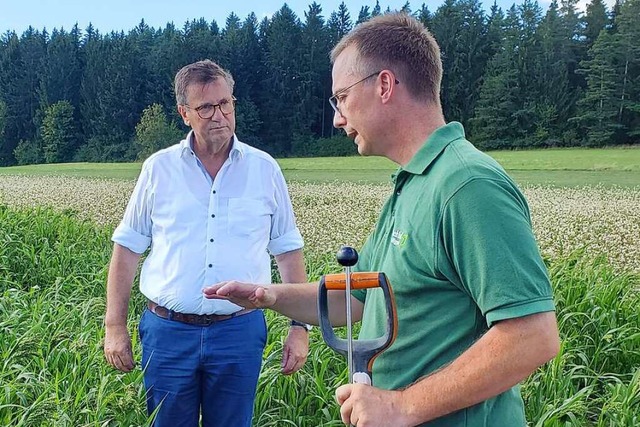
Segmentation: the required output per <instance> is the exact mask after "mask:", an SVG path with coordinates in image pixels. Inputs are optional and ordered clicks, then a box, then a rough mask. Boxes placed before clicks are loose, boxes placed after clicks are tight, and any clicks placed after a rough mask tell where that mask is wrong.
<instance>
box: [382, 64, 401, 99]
mask: <svg viewBox="0 0 640 427" xmlns="http://www.w3.org/2000/svg"><path fill="white" fill-rule="evenodd" d="M397 83H398V80H396V76H395V75H394V74H393V72H391V71H390V70H382V71H381V72H380V98H381V100H382V103H383V104H386V103H387V102H389V101H390V100H391V96H392V95H393V92H394V90H395V87H396V84H397Z"/></svg>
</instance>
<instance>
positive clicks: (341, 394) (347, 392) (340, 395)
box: [336, 384, 352, 405]
mask: <svg viewBox="0 0 640 427" xmlns="http://www.w3.org/2000/svg"><path fill="white" fill-rule="evenodd" d="M351 389H352V385H351V384H344V385H341V386H340V387H338V388H337V389H336V401H337V402H338V405H342V404H343V403H344V402H345V401H346V400H347V399H348V398H349V396H351Z"/></svg>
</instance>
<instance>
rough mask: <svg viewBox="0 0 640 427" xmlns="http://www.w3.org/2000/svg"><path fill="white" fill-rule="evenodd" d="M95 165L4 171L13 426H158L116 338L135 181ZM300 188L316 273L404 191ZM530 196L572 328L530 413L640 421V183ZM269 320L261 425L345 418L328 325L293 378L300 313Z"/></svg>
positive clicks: (3, 267)
mask: <svg viewBox="0 0 640 427" xmlns="http://www.w3.org/2000/svg"><path fill="white" fill-rule="evenodd" d="M633 167H635V166H632V168H633ZM605 172H606V171H605ZM613 172H619V173H627V172H629V171H627V172H624V168H619V170H616V171H612V173H613ZM565 173H569V172H567V171H565ZM629 173H631V174H632V175H633V174H634V172H633V171H631V172H629ZM90 175H91V173H89V174H87V175H86V176H36V175H11V174H0V313H2V315H0V364H1V368H0V425H2V426H4V425H6V426H29V427H31V426H74V427H75V426H145V425H149V420H148V419H147V416H146V414H145V409H144V388H143V386H142V373H141V371H140V370H139V369H137V370H134V372H132V373H129V374H122V373H117V372H116V371H114V370H112V369H111V368H109V367H108V366H107V365H106V364H105V363H104V361H103V356H102V343H101V342H102V339H103V329H102V318H103V315H104V308H105V298H104V295H105V281H106V272H107V263H108V260H109V256H110V251H111V243H110V240H109V239H110V235H111V232H112V230H113V228H114V227H115V226H116V225H117V223H118V221H119V219H120V217H121V215H122V213H123V211H124V208H125V206H126V203H127V200H128V197H129V194H130V192H131V190H132V188H133V185H134V182H133V180H132V179H104V178H94V177H91V176H90ZM290 191H291V195H292V200H293V203H294V209H295V212H296V215H297V219H298V224H299V227H300V229H301V231H302V234H303V236H304V238H305V245H306V246H305V259H306V261H307V270H308V273H309V276H310V279H314V280H317V279H318V278H319V276H320V275H322V274H325V273H328V272H335V271H339V267H338V266H337V264H336V263H335V262H334V260H333V254H335V252H336V250H337V249H338V248H339V247H340V246H341V245H343V244H349V245H351V246H354V247H356V248H359V247H360V246H361V245H362V243H363V242H364V239H365V238H366V236H367V234H368V232H369V230H371V228H372V226H373V224H374V223H375V220H376V218H377V214H378V211H379V209H380V207H381V205H382V203H383V201H384V200H385V198H386V197H387V196H388V194H389V193H390V191H391V187H390V185H389V184H385V183H375V182H369V183H364V184H363V183H354V182H352V180H351V181H349V180H347V181H345V182H323V181H322V180H320V181H318V182H303V181H294V182H292V183H291V184H290ZM524 192H525V194H526V196H527V198H528V200H529V203H530V206H531V211H532V218H533V224H534V232H535V234H536V236H537V238H538V242H539V245H540V249H541V252H542V254H543V256H544V258H545V261H546V262H547V264H548V267H549V272H550V276H551V278H552V283H553V286H554V296H555V300H556V305H557V317H558V321H559V326H560V331H561V336H562V349H561V353H560V354H559V355H558V356H557V357H556V358H555V359H554V360H553V361H551V362H550V363H548V364H547V365H545V366H544V367H542V368H541V369H539V370H538V371H537V372H536V373H535V374H534V375H532V376H531V377H530V378H529V379H528V380H527V381H526V382H525V383H524V384H523V388H522V390H523V397H524V399H525V405H526V413H527V419H528V420H529V423H530V425H531V426H536V427H538V426H540V427H542V426H558V427H559V426H563V427H566V426H575V427H578V426H598V427H605V426H628V427H632V426H639V425H640V309H639V307H640V186H624V187H618V186H615V185H594V186H575V187H550V186H543V185H527V186H525V187H524ZM134 294H135V295H134V298H133V299H132V302H131V307H130V308H131V309H130V317H129V326H130V330H131V331H132V332H134V333H133V334H132V336H133V339H134V352H135V354H136V355H137V357H138V359H139V355H140V348H139V343H138V342H137V338H136V334H135V329H136V327H137V319H138V317H139V315H140V313H141V311H142V309H143V307H144V299H143V297H142V296H141V295H140V294H139V292H134ZM268 321H269V326H270V336H269V342H268V344H267V348H266V351H265V364H264V366H263V370H262V374H261V377H260V383H259V390H258V396H257V399H256V404H255V417H254V426H256V427H267V426H298V427H316V426H341V425H343V424H341V423H340V422H339V410H338V406H337V404H336V403H335V401H334V397H333V392H334V390H335V388H336V387H337V386H338V385H340V384H342V383H344V382H345V381H346V378H347V373H346V363H345V362H344V360H343V359H342V358H341V357H339V356H337V355H336V354H334V353H333V352H332V351H331V350H330V349H329V348H327V347H326V345H324V343H323V342H322V338H321V335H320V332H319V331H318V330H317V329H314V330H313V331H312V332H311V347H310V355H309V359H308V362H307V364H306V365H305V367H304V368H303V370H302V371H300V372H298V373H296V374H295V375H293V376H291V377H283V376H282V375H280V374H279V362H280V360H279V357H280V351H281V348H282V341H283V339H284V335H285V333H286V328H287V322H286V319H284V318H283V317H280V316H277V315H274V314H273V313H270V312H269V313H268Z"/></svg>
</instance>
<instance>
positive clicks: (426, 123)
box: [386, 105, 446, 166]
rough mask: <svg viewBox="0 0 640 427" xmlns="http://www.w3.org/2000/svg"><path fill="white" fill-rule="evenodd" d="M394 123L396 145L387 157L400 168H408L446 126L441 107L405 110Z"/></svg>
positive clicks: (418, 107) (420, 107)
mask: <svg viewBox="0 0 640 427" xmlns="http://www.w3.org/2000/svg"><path fill="white" fill-rule="evenodd" d="M393 122H394V123H395V126H393V129H394V130H393V132H394V136H393V139H392V140H393V141H394V144H393V145H392V146H391V147H390V150H389V152H388V153H387V156H386V157H388V158H389V159H390V160H392V161H394V162H396V163H397V164H399V165H400V166H406V165H407V163H409V161H410V160H411V159H412V158H413V156H414V155H415V154H416V153H417V152H418V150H420V148H422V146H423V145H424V144H425V142H426V141H427V139H429V137H430V136H431V134H432V133H433V132H435V130H436V129H438V128H439V127H442V126H444V125H445V124H446V121H445V120H444V115H443V114H442V109H441V107H440V106H439V105H429V106H424V105H422V106H420V105H417V106H415V107H414V108H409V109H405V110H404V111H402V114H398V115H397V117H396V118H395V120H394V121H393Z"/></svg>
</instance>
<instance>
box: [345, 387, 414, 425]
mask: <svg viewBox="0 0 640 427" xmlns="http://www.w3.org/2000/svg"><path fill="white" fill-rule="evenodd" d="M401 395H402V392H400V391H393V390H391V391H389V390H382V389H379V388H375V387H372V386H370V385H365V384H346V385H343V386H340V387H338V389H337V390H336V400H337V401H338V403H339V404H340V416H341V417H342V422H343V423H345V424H346V425H353V426H357V427H411V426H412V425H413V424H410V423H409V422H408V420H407V417H406V415H405V414H404V413H403V412H402V411H401V405H400V402H401Z"/></svg>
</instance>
